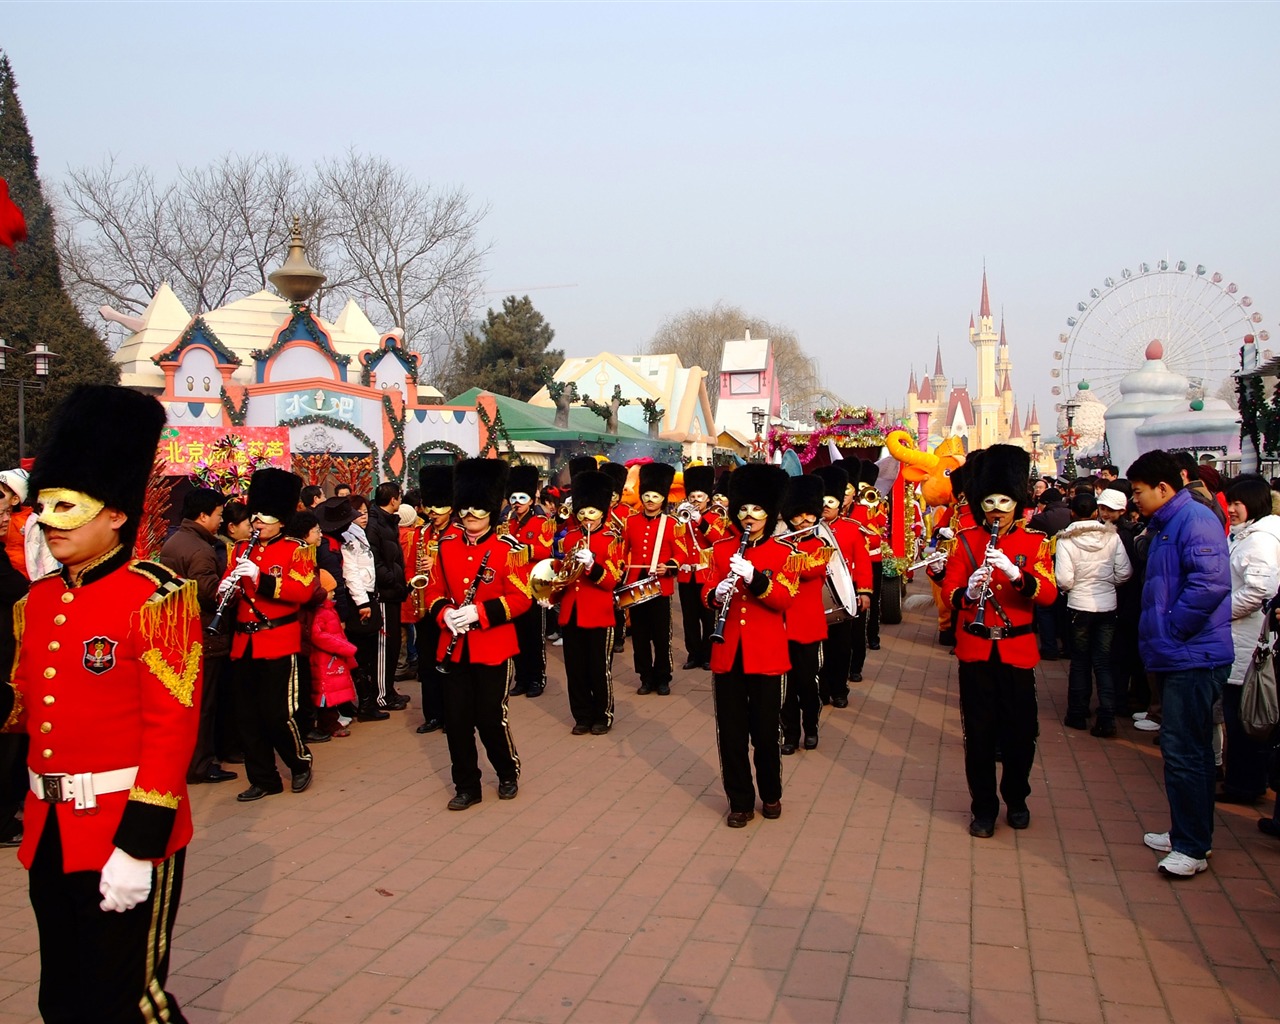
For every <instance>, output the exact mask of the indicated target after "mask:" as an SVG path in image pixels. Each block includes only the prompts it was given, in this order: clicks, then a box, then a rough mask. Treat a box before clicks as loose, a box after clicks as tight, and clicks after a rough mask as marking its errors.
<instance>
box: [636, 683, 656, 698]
mask: <svg viewBox="0 0 1280 1024" xmlns="http://www.w3.org/2000/svg"><path fill="white" fill-rule="evenodd" d="M636 693H637V694H638V695H640V696H641V697H646V696H648V695H649V694H651V693H653V687H652V686H650V685H649V684H648V683H641V684H640V689H638V690H636Z"/></svg>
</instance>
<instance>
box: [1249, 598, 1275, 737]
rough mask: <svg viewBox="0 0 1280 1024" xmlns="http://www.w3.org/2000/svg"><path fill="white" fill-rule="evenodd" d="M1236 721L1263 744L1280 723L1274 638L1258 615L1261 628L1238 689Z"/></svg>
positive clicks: (1265, 617) (1264, 616)
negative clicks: (1238, 710)
mask: <svg viewBox="0 0 1280 1024" xmlns="http://www.w3.org/2000/svg"><path fill="white" fill-rule="evenodd" d="M1240 724H1241V726H1242V727H1243V729H1244V731H1245V735H1247V736H1248V737H1249V738H1250V739H1252V740H1256V741H1258V742H1259V743H1265V742H1267V741H1268V740H1270V739H1271V734H1272V732H1274V731H1275V727H1276V725H1277V724H1280V695H1277V692H1276V652H1275V641H1274V639H1273V638H1272V636H1271V634H1270V632H1269V631H1268V629H1267V616H1266V615H1265V614H1264V615H1263V617H1262V630H1261V632H1259V634H1258V642H1257V644H1256V645H1255V646H1254V648H1253V656H1252V657H1251V658H1250V659H1249V664H1248V665H1247V666H1246V667H1245V670H1244V684H1243V686H1242V688H1241V692H1240Z"/></svg>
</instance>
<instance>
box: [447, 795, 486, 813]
mask: <svg viewBox="0 0 1280 1024" xmlns="http://www.w3.org/2000/svg"><path fill="white" fill-rule="evenodd" d="M479 802H480V794H479V793H459V794H458V795H457V796H455V797H454V798H453V799H452V800H450V801H449V810H451V811H465V810H466V809H467V808H468V807H474V806H475V805H476V804H478V803H479Z"/></svg>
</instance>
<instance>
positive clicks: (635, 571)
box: [623, 462, 684, 697]
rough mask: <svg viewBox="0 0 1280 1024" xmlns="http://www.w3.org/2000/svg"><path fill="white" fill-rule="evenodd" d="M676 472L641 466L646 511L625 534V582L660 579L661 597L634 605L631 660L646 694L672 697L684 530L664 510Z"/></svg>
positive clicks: (660, 465) (653, 465) (653, 464)
mask: <svg viewBox="0 0 1280 1024" xmlns="http://www.w3.org/2000/svg"><path fill="white" fill-rule="evenodd" d="M675 477H676V471H675V470H674V469H673V468H672V467H670V466H668V465H666V464H665V463H662V462H646V463H644V464H643V465H642V466H641V467H640V505H641V509H642V511H641V512H640V513H637V514H636V515H633V516H630V517H629V518H628V519H627V523H626V527H625V533H624V534H623V553H624V555H625V561H626V576H625V578H624V579H623V582H624V583H628V584H629V583H635V582H637V581H639V580H641V579H644V578H646V577H650V576H657V577H658V579H659V581H660V584H661V587H662V594H661V595H660V596H659V597H655V598H653V599H652V600H649V601H644V602H643V603H640V604H634V605H632V606H631V642H632V654H631V657H632V660H633V663H634V664H635V669H636V675H638V676H639V677H640V688H639V689H638V690H636V693H638V694H640V695H641V696H643V695H645V694H648V693H653V692H654V691H657V693H658V694H659V695H660V696H663V697H666V696H668V695H670V693H671V595H672V593H673V592H674V591H675V579H676V572H677V570H678V569H679V568H680V561H681V559H682V558H683V557H684V527H683V526H681V525H680V524H679V523H678V522H676V520H674V519H673V518H672V517H671V516H669V515H667V514H666V512H664V511H663V509H665V508H666V505H667V494H668V493H669V492H670V490H671V484H672V482H673V481H674V480H675Z"/></svg>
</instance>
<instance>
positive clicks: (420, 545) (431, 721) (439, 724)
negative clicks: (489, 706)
mask: <svg viewBox="0 0 1280 1024" xmlns="http://www.w3.org/2000/svg"><path fill="white" fill-rule="evenodd" d="M418 489H419V491H420V492H421V495H422V496H421V497H420V498H419V499H418V500H419V501H421V502H422V505H421V513H422V519H423V525H422V526H419V527H416V528H415V529H414V531H413V542H412V543H411V545H410V548H409V551H408V552H407V553H406V555H405V570H406V571H407V572H409V573H411V574H413V576H414V577H415V580H414V582H415V583H419V584H422V583H427V584H429V583H430V582H431V577H432V575H433V574H434V572H435V566H436V562H437V561H438V560H439V558H440V541H441V540H442V539H443V538H444V537H445V536H446V535H447V534H450V533H453V534H461V533H462V527H460V526H459V525H458V524H457V523H456V522H454V519H453V467H452V466H423V467H422V468H421V469H420V470H418ZM421 576H425V577H426V580H425V581H424V580H422V579H417V577H421ZM413 593H414V599H415V606H414V611H415V613H416V614H417V617H418V618H417V622H418V682H419V683H421V684H422V718H423V721H422V724H421V725H420V726H418V729H417V731H418V735H420V736H421V735H424V734H426V733H430V732H436V731H438V730H441V729H443V728H444V683H443V679H444V677H443V676H441V674H440V673H439V672H437V671H436V648H437V647H439V645H440V626H439V624H438V623H437V622H436V620H435V616H433V615H430V614H428V612H427V588H426V586H419V587H415V588H414V591H413Z"/></svg>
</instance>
